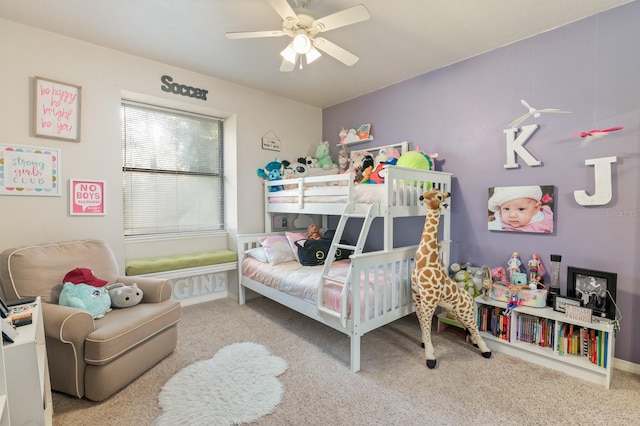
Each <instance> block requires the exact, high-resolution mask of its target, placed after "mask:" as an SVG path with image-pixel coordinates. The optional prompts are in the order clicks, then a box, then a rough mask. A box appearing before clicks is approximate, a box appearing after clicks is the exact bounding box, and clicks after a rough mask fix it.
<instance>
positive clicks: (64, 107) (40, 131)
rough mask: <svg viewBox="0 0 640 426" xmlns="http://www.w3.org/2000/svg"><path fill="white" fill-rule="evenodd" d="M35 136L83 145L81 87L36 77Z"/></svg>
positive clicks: (34, 91)
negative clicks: (81, 132) (81, 135)
mask: <svg viewBox="0 0 640 426" xmlns="http://www.w3.org/2000/svg"><path fill="white" fill-rule="evenodd" d="M33 81H34V88H33V93H34V95H35V96H34V98H35V101H34V105H33V135H34V136H38V137H43V138H53V139H61V140H66V141H72V142H80V112H81V108H80V100H81V90H82V89H81V87H80V86H76V85H74V84H68V83H62V82H60V81H55V80H50V79H47V78H43V77H38V76H36V77H34V79H33Z"/></svg>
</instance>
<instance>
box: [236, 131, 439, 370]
mask: <svg viewBox="0 0 640 426" xmlns="http://www.w3.org/2000/svg"><path fill="white" fill-rule="evenodd" d="M398 146H399V145H389V146H387V147H376V148H372V149H368V150H362V151H360V152H367V153H372V154H373V153H377V152H378V151H379V150H380V149H381V148H388V147H396V148H397V147H398ZM401 146H402V148H403V149H404V150H406V147H407V143H406V142H403V143H402V144H401ZM403 152H404V151H403ZM352 155H353V153H352ZM373 156H374V157H375V154H373ZM353 177H354V176H353V175H352V174H350V173H349V174H341V175H330V176H319V177H311V178H309V177H307V178H299V179H288V180H282V181H275V182H265V216H266V217H265V228H266V230H267V231H268V232H266V233H262V234H245V235H238V259H239V263H240V268H239V269H240V271H239V274H238V275H239V292H238V302H239V303H240V304H245V303H246V292H245V290H246V289H247V288H248V289H250V290H253V291H255V292H256V293H258V294H260V295H262V296H265V297H267V298H269V299H272V300H274V301H276V302H278V303H280V304H282V305H285V306H287V307H289V308H291V309H293V310H294V311H296V312H299V313H301V314H303V315H306V316H307V317H309V318H312V319H314V320H316V321H318V322H320V323H322V324H325V325H327V326H329V327H332V328H334V329H336V330H338V331H340V332H342V333H344V334H346V335H347V336H349V338H350V341H351V345H350V363H349V365H350V369H351V371H352V372H357V371H359V370H360V349H361V338H362V336H363V335H364V334H366V333H368V332H370V331H372V330H375V329H376V328H378V327H382V326H383V325H386V324H389V323H391V322H393V321H396V320H398V319H400V318H402V317H404V316H406V315H409V314H411V313H413V312H414V311H415V309H414V306H413V302H412V297H411V270H412V268H413V260H414V257H415V253H416V250H417V247H418V246H417V245H415V246H410V247H402V248H394V247H393V227H394V220H393V219H394V218H398V217H408V216H423V215H424V214H425V207H424V205H423V203H422V202H421V201H420V199H419V196H420V195H422V193H423V188H424V190H427V189H428V188H434V189H439V190H441V191H442V192H450V188H451V174H450V173H446V172H435V171H425V170H417V169H409V168H403V167H396V166H390V167H389V170H388V175H387V177H386V179H385V183H384V184H383V185H384V186H385V188H384V192H383V195H382V198H381V199H380V201H379V202H377V203H355V202H353V201H352V200H354V191H355V185H354V183H353ZM309 183H312V184H325V183H328V184H330V185H327V186H322V187H320V189H319V188H318V187H317V186H315V187H313V188H314V189H313V191H314V194H318V193H319V192H320V193H323V194H326V195H335V196H336V197H338V196H340V197H345V196H346V197H347V200H348V201H347V202H345V203H324V202H322V203H314V202H306V201H305V194H306V188H307V187H306V184H309ZM273 185H287V186H289V185H294V186H295V188H294V189H293V190H288V191H287V192H289V193H291V192H294V193H296V194H297V201H296V202H292V203H280V202H279V203H271V202H270V199H271V198H272V197H277V196H280V195H281V194H282V191H276V192H270V191H269V187H270V186H273ZM450 211H451V210H450V209H448V210H446V211H444V212H443V214H442V217H441V221H440V222H441V224H440V226H441V230H440V233H441V243H440V252H441V259H442V261H443V263H444V265H445V267H446V266H448V263H449V250H450V227H451V226H450V222H451V217H450V214H449V212H450ZM274 213H298V214H309V215H322V216H323V224H324V225H326V223H327V220H326V218H327V216H328V215H339V216H340V221H339V223H338V226H337V228H336V232H335V236H334V239H333V242H332V245H331V249H330V251H329V253H328V256H327V259H328V260H327V262H326V263H325V265H324V271H323V274H322V279H321V282H320V283H319V287H318V290H317V303H316V304H315V305H314V304H312V303H309V302H308V301H304V300H302V299H300V298H298V297H295V296H291V295H288V294H286V293H284V292H281V291H279V290H276V289H274V288H272V287H269V286H267V285H265V284H262V283H260V282H258V281H255V280H253V279H250V278H248V277H246V276H244V273H243V270H242V266H241V265H242V260H243V259H244V258H245V257H246V256H247V254H246V253H245V252H246V251H247V250H250V249H252V248H254V247H258V246H260V243H259V238H262V237H266V236H270V235H283V233H282V232H280V233H278V232H269V231H271V226H272V220H271V215H272V214H274ZM376 217H381V218H383V219H384V248H383V249H382V250H379V251H373V252H368V253H363V252H362V251H363V248H364V243H365V241H366V237H367V234H368V232H369V227H370V225H371V222H372V221H373V219H374V218H376ZM351 218H360V219H363V220H362V225H361V231H360V235H359V237H358V241H357V243H356V244H355V245H353V246H351V245H343V244H340V240H341V239H342V234H343V232H344V229H345V226H346V224H347V221H348V220H349V219H351ZM416 232H421V228H420V229H416ZM336 248H346V249H351V250H353V252H354V254H353V255H351V264H350V269H349V272H348V274H347V278H346V280H344V279H342V280H341V279H337V278H335V277H331V276H329V275H328V274H329V270H330V267H331V264H332V263H333V262H332V259H333V257H334V254H335V250H336ZM380 271H386V272H385V273H384V274H381V275H382V278H381V277H380V274H379V272H380ZM362 277H365V278H366V279H367V280H370V279H371V278H367V277H374V278H373V287H374V289H373V290H371V291H369V286H364V288H365V289H367V290H365V294H364V295H363V297H362V299H361V298H360V297H352V294H354V293H353V289H361V288H362V286H361V281H362ZM326 281H339V282H341V283H342V284H343V290H342V294H341V301H342V303H341V312H335V311H332V310H330V309H328V308H325V307H324V306H323V303H322V295H323V291H322V287H323V286H324V284H325V282H326ZM381 288H383V289H384V290H382V291H380V290H379V289H381ZM358 293H359V292H357V293H355V294H358ZM349 305H350V306H349ZM349 307H350V308H351V313H350V314H348V311H347V310H348V308H349ZM363 312H364V313H366V315H363V314H362V313H363Z"/></svg>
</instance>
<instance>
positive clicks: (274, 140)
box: [262, 130, 280, 151]
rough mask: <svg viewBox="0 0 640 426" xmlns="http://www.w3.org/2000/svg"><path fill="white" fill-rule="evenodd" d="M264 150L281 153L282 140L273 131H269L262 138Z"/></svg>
mask: <svg viewBox="0 0 640 426" xmlns="http://www.w3.org/2000/svg"><path fill="white" fill-rule="evenodd" d="M262 149H267V150H269V151H280V138H278V136H277V135H276V134H275V133H274V132H273V130H269V131H268V132H267V133H265V134H264V136H262Z"/></svg>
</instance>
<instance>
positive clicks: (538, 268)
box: [527, 253, 547, 289]
mask: <svg viewBox="0 0 640 426" xmlns="http://www.w3.org/2000/svg"><path fill="white" fill-rule="evenodd" d="M527 266H529V284H530V285H533V289H534V288H536V283H537V282H538V281H540V278H541V277H544V275H545V274H546V273H547V271H546V270H545V269H544V265H543V264H542V259H540V256H539V255H537V254H536V253H534V254H532V255H531V259H529V261H528V262H527Z"/></svg>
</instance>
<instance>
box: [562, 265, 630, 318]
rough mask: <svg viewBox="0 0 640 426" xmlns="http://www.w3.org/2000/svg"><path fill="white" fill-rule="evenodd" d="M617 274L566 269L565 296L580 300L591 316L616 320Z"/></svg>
mask: <svg viewBox="0 0 640 426" xmlns="http://www.w3.org/2000/svg"><path fill="white" fill-rule="evenodd" d="M617 281H618V274H616V273H613V272H603V271H594V270H592V269H583V268H576V267H574V266H569V267H568V268H567V296H569V297H574V298H578V299H580V301H581V302H582V306H584V307H585V308H590V309H592V310H593V315H595V316H598V317H602V318H605V317H606V318H609V319H611V320H615V319H616V304H615V301H616V286H617Z"/></svg>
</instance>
